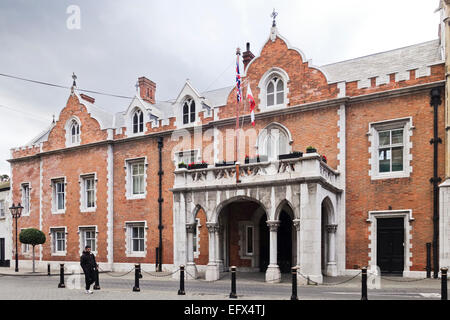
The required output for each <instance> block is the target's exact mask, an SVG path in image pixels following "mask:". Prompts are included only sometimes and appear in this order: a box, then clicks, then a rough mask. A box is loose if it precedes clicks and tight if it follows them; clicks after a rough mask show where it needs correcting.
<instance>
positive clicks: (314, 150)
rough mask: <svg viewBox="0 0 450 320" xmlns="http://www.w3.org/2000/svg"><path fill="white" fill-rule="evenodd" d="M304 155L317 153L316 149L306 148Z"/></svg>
mask: <svg viewBox="0 0 450 320" xmlns="http://www.w3.org/2000/svg"><path fill="white" fill-rule="evenodd" d="M306 153H317V149H316V148H314V147H311V146H309V147H308V148H306Z"/></svg>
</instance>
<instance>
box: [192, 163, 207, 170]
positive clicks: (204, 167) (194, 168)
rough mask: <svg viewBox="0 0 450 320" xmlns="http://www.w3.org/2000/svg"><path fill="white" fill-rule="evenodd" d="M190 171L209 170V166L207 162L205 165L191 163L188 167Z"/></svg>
mask: <svg viewBox="0 0 450 320" xmlns="http://www.w3.org/2000/svg"><path fill="white" fill-rule="evenodd" d="M187 168H188V170H196V169H206V168H208V164H207V163H206V162H203V163H190V164H189V165H188V166H187Z"/></svg>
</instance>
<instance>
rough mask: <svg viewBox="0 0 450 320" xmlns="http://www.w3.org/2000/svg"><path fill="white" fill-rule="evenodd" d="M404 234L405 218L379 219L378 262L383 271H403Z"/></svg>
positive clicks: (398, 272) (399, 272) (394, 272)
mask: <svg viewBox="0 0 450 320" xmlns="http://www.w3.org/2000/svg"><path fill="white" fill-rule="evenodd" d="M404 236H405V228H404V220H403V218H385V219H377V264H378V267H379V268H380V270H381V272H382V273H390V274H400V275H401V274H402V273H403V268H404V255H405V249H404Z"/></svg>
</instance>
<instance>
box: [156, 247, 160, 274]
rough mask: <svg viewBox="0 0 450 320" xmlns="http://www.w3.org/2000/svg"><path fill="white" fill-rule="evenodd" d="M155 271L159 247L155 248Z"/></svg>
mask: <svg viewBox="0 0 450 320" xmlns="http://www.w3.org/2000/svg"><path fill="white" fill-rule="evenodd" d="M155 255H156V256H155V271H156V272H158V263H159V262H158V259H159V247H156V248H155Z"/></svg>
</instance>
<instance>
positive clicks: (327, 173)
mask: <svg viewBox="0 0 450 320" xmlns="http://www.w3.org/2000/svg"><path fill="white" fill-rule="evenodd" d="M239 167H240V169H239V180H240V183H239V185H241V186H245V185H267V184H274V183H281V184H282V183H283V182H285V183H287V182H289V181H306V182H307V181H313V180H314V181H320V182H321V183H323V184H326V185H329V186H330V187H332V188H335V189H341V185H340V181H339V172H338V171H336V170H334V169H332V168H331V167H329V166H328V165H327V164H326V163H325V162H323V161H321V157H320V155H319V154H317V153H312V154H305V155H304V156H303V157H301V158H296V159H286V160H277V161H270V162H258V163H249V164H241V165H240V166H239ZM235 185H236V166H235V165H230V166H221V167H213V166H209V167H208V168H204V169H196V170H188V169H185V168H183V169H177V170H175V183H174V186H173V190H177V189H191V188H192V189H197V188H206V189H209V188H217V187H219V188H220V187H224V188H226V187H231V186H235Z"/></svg>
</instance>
